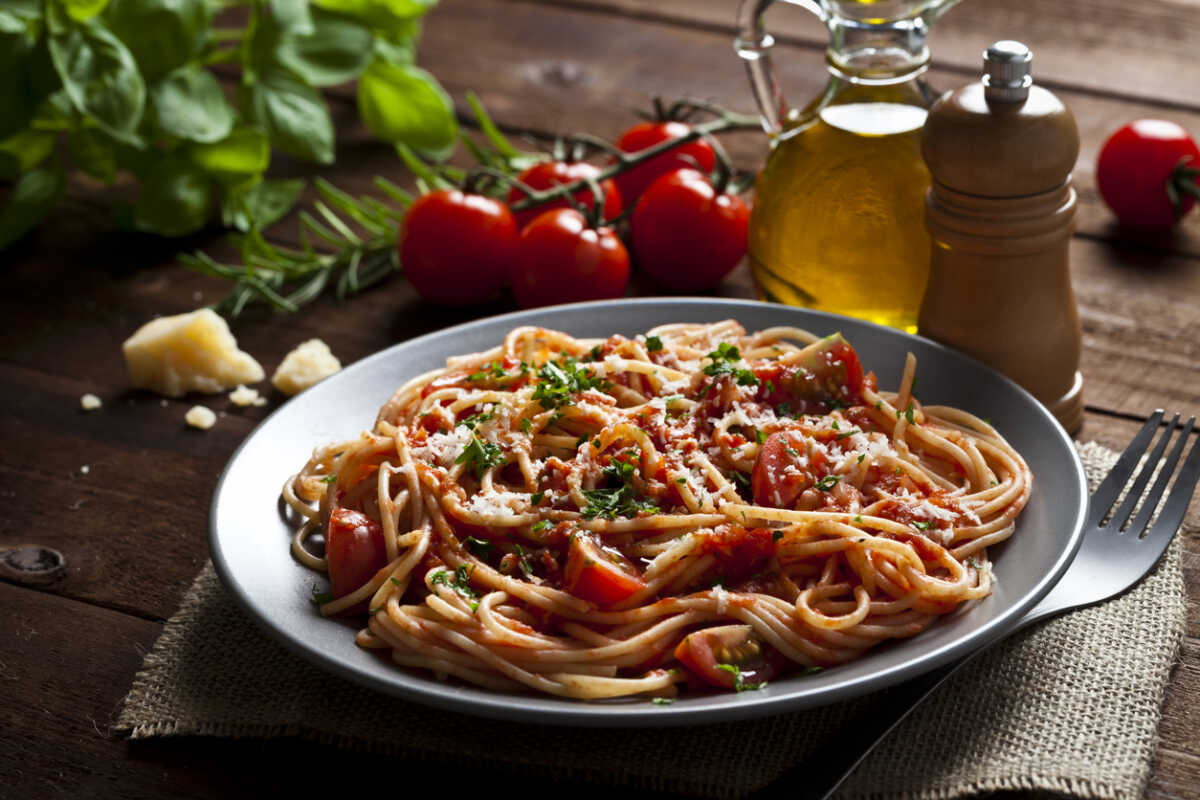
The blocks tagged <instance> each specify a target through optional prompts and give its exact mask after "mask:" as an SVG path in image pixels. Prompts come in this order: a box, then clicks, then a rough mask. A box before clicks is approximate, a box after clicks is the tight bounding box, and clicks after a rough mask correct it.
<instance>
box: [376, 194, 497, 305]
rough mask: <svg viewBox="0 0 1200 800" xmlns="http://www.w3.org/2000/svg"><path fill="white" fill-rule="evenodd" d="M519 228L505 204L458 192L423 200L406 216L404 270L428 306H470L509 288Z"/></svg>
mask: <svg viewBox="0 0 1200 800" xmlns="http://www.w3.org/2000/svg"><path fill="white" fill-rule="evenodd" d="M516 245H517V223H516V222H515V221H514V220H513V215H512V212H510V211H509V210H508V206H506V205H504V204H503V203H501V202H500V201H499V200H493V199H491V198H490V197H484V196H482V195H477V194H466V193H464V192H461V191H459V190H458V189H442V190H439V191H436V192H430V193H429V194H425V195H422V196H421V197H418V198H417V199H416V200H415V201H414V202H413V204H412V205H411V206H410V207H409V209H408V213H407V214H405V215H404V222H403V223H401V226H400V235H399V239H398V247H399V250H400V265H401V267H402V268H403V270H404V274H405V275H407V276H408V279H409V281H410V282H411V283H412V285H413V288H414V289H416V290H417V293H418V294H420V295H421V296H422V297H424V298H425V299H426V300H432V301H434V302H435V303H444V304H446V305H469V304H471V303H480V302H483V301H484V300H488V299H489V298H491V297H492V296H493V295H495V294H496V293H497V292H499V291H500V289H501V288H502V287H503V286H504V279H505V277H506V275H507V274H508V269H509V265H510V264H511V263H512V258H513V252H514V250H515V249H516Z"/></svg>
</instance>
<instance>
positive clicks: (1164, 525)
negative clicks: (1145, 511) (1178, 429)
mask: <svg viewBox="0 0 1200 800" xmlns="http://www.w3.org/2000/svg"><path fill="white" fill-rule="evenodd" d="M1189 433H1190V431H1189ZM1184 438H1186V437H1184ZM1181 441H1182V440H1181ZM1198 481H1200V440H1198V441H1195V442H1192V449H1191V450H1190V451H1188V457H1187V460H1186V461H1184V462H1183V469H1181V470H1180V471H1179V476H1178V477H1177V478H1175V485H1174V486H1172V487H1171V494H1170V496H1168V497H1167V504H1166V505H1165V506H1163V510H1162V513H1161V514H1159V515H1158V521H1157V522H1155V523H1154V527H1153V528H1151V529H1150V533H1149V534H1147V535H1149V536H1154V535H1156V534H1160V533H1165V534H1167V535H1168V537H1169V536H1174V535H1175V531H1177V530H1179V526H1180V525H1182V524H1183V515H1184V514H1186V513H1187V509H1188V504H1189V503H1191V502H1192V493H1193V492H1194V491H1195V490H1196V483H1197V482H1198Z"/></svg>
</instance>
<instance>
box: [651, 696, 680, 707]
mask: <svg viewBox="0 0 1200 800" xmlns="http://www.w3.org/2000/svg"><path fill="white" fill-rule="evenodd" d="M650 702H651V703H654V705H656V706H669V705H671V703H674V702H675V698H674V697H655V698H654V699H653V700H651V701H650Z"/></svg>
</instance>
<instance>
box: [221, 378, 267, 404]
mask: <svg viewBox="0 0 1200 800" xmlns="http://www.w3.org/2000/svg"><path fill="white" fill-rule="evenodd" d="M229 400H230V402H232V403H233V404H234V405H235V406H265V405H266V404H267V400H266V398H265V397H263V396H262V395H260V394H259V393H258V390H257V389H251V388H250V387H248V386H246V385H245V384H244V383H239V384H238V387H237V388H236V389H234V390H233V391H232V392H230V393H229Z"/></svg>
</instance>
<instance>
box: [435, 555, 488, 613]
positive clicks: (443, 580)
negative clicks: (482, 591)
mask: <svg viewBox="0 0 1200 800" xmlns="http://www.w3.org/2000/svg"><path fill="white" fill-rule="evenodd" d="M474 571H475V567H474V566H470V567H468V566H467V565H466V564H459V565H458V569H456V570H455V571H454V577H453V578H451V577H450V572H449V570H444V569H443V570H438V571H437V573H435V574H434V576H433V577H432V578H430V579H429V582H430V583H434V584H438V583H440V584H442V585H443V586H448V587H449V588H451V589H453V590H454V591H456V592H458V593H459V594H460V595H462V596H463V597H465V598H467V599H468V600H475V599H476V598H477V597H479V595H477V594H476V593H475V590H474V589H472V588H471V573H472V572H474ZM477 608H479V603H471V613H474V612H475V609H477Z"/></svg>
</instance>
